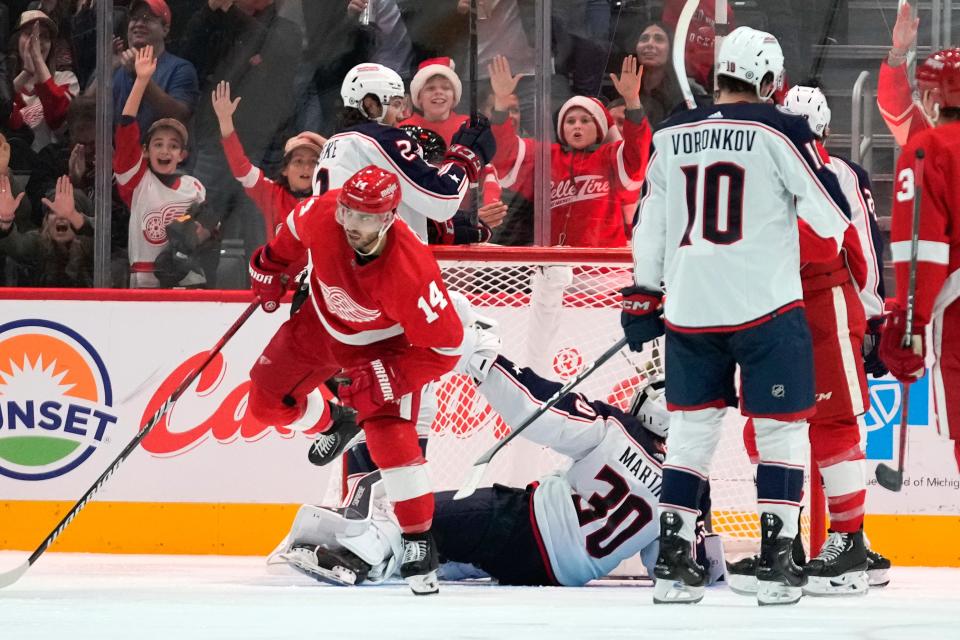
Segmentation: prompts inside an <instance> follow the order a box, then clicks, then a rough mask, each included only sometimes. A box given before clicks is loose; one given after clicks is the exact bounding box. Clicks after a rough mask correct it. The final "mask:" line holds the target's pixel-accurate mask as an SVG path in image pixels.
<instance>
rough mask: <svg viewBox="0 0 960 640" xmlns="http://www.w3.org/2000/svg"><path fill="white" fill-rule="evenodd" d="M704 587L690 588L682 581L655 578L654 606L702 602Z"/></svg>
mask: <svg viewBox="0 0 960 640" xmlns="http://www.w3.org/2000/svg"><path fill="white" fill-rule="evenodd" d="M703 592H704V587H691V586H690V585H688V584H686V583H684V582H683V581H682V580H664V579H662V578H657V581H656V583H655V584H654V586H653V602H654V604H696V603H698V602H700V601H701V600H703Z"/></svg>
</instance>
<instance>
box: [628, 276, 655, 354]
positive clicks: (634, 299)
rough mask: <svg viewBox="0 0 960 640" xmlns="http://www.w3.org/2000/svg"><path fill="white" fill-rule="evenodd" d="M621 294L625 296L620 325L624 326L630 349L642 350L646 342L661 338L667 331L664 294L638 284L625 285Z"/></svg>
mask: <svg viewBox="0 0 960 640" xmlns="http://www.w3.org/2000/svg"><path fill="white" fill-rule="evenodd" d="M620 294H621V295H622V296H623V310H622V311H621V312H620V326H622V327H623V333H624V335H625V336H626V337H627V344H628V345H630V350H631V351H642V350H643V345H644V343H646V342H650V341H651V340H653V339H654V338H659V337H660V336H662V335H663V334H664V332H665V331H666V327H665V326H664V324H663V304H662V302H663V294H662V293H660V292H659V291H650V290H649V289H643V288H641V287H637V286H632V287H625V288H623V289H621V290H620Z"/></svg>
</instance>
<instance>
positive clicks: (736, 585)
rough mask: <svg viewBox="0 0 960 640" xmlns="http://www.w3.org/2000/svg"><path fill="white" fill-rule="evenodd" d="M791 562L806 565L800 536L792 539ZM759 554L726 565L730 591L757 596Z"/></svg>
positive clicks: (805, 554)
mask: <svg viewBox="0 0 960 640" xmlns="http://www.w3.org/2000/svg"><path fill="white" fill-rule="evenodd" d="M793 561H794V562H796V563H797V564H798V565H800V566H801V567H802V566H803V565H805V564H806V563H807V553H806V551H804V549H803V542H802V541H801V540H800V536H797V537H796V538H794V539H793ZM759 562H760V554H754V555H752V556H747V557H746V558H741V559H739V560H737V561H736V562H728V563H727V585H729V587H730V590H731V591H733V592H734V593H736V594H738V595H741V596H755V595H757V564H758V563H759Z"/></svg>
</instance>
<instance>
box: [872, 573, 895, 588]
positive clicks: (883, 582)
mask: <svg viewBox="0 0 960 640" xmlns="http://www.w3.org/2000/svg"><path fill="white" fill-rule="evenodd" d="M888 571H889V569H870V570H868V571H867V583H868V584H869V585H870V587H871V588H872V589H880V588H882V587H885V586H887V585H888V584H890V576H889V575H888V573H887V572H888Z"/></svg>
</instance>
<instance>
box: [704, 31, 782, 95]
mask: <svg viewBox="0 0 960 640" xmlns="http://www.w3.org/2000/svg"><path fill="white" fill-rule="evenodd" d="M767 74H771V75H772V80H773V88H772V89H771V90H770V91H769V92H768V93H766V94H761V93H760V85H762V84H763V81H764V79H765V78H767ZM716 75H718V76H727V77H730V78H736V79H737V80H742V81H743V82H746V83H747V84H750V85H753V86H754V87H755V88H756V90H757V96H758V97H759V98H760V99H761V100H767V99H769V98H770V96H772V95H773V93H774V92H775V91H776V90H778V89H780V88H781V87H782V86H783V50H782V49H781V48H780V43H779V42H777V39H776V38H775V37H774V36H772V35H771V34H769V33H767V32H765V31H757V30H756V29H751V28H750V27H737V28H736V29H734V30H733V32H732V33H731V34H730V35H728V36H727V37H726V38H724V39H723V43H722V44H721V45H720V53H718V54H717V66H716Z"/></svg>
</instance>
